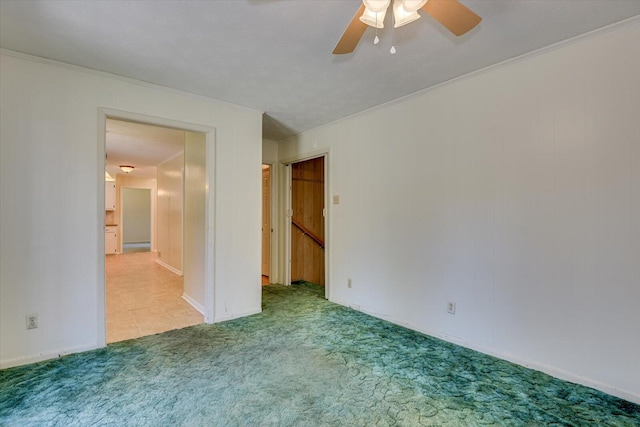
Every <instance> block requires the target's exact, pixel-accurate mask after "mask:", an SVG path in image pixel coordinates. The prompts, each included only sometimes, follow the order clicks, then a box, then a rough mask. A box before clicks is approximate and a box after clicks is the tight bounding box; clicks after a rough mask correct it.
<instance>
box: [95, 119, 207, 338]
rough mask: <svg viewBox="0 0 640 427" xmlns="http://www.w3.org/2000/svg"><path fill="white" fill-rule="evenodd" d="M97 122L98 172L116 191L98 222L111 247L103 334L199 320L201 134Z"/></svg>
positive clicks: (203, 202)
mask: <svg viewBox="0 0 640 427" xmlns="http://www.w3.org/2000/svg"><path fill="white" fill-rule="evenodd" d="M105 121H106V122H105V130H106V132H105V152H106V162H105V172H106V174H105V176H110V177H111V178H112V179H114V180H115V192H116V196H115V200H116V202H115V203H116V204H115V205H114V206H113V208H112V209H110V210H107V211H106V213H105V223H106V224H110V230H115V234H116V240H117V243H116V247H117V248H118V249H117V250H116V251H115V254H112V255H107V256H106V259H105V299H106V304H105V305H106V311H105V324H106V328H105V329H106V330H105V340H106V342H107V343H112V342H117V341H122V340H125V339H131V338H137V337H140V336H145V335H150V334H155V333H160V332H165V331H168V330H171V329H179V328H183V327H186V326H191V325H195V324H199V323H203V322H204V320H205V316H204V313H205V304H206V303H205V294H206V293H207V292H206V289H205V283H206V281H205V274H206V272H205V268H206V265H205V264H206V262H205V261H206V259H205V252H206V234H207V233H206V225H205V223H206V215H207V211H206V206H207V173H206V172H207V171H206V158H207V150H206V134H204V133H201V132H192V131H186V130H183V129H177V128H173V127H163V126H159V125H154V124H148V123H143V122H134V121H129V120H119V119H115V118H108V117H107V118H106V119H105ZM120 165H127V166H129V168H124V169H123V168H121V167H120Z"/></svg>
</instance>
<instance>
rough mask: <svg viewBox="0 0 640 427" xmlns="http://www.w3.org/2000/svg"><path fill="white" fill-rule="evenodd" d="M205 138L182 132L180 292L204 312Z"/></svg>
mask: <svg viewBox="0 0 640 427" xmlns="http://www.w3.org/2000/svg"><path fill="white" fill-rule="evenodd" d="M206 148H207V147H206V137H205V135H204V134H202V133H197V132H185V138H184V264H183V265H184V270H183V272H184V281H183V283H184V286H183V289H184V293H183V298H184V299H186V300H187V301H189V303H190V304H191V305H193V306H194V307H195V308H196V309H197V310H199V311H200V312H202V313H204V304H205V301H204V294H205V292H204V287H203V286H202V284H203V283H204V280H205V278H204V272H205V268H206V266H205V262H204V261H205V248H206V242H205V236H206V227H205V223H206V201H207V200H206V198H207V164H206V157H207V153H206V151H207V150H206Z"/></svg>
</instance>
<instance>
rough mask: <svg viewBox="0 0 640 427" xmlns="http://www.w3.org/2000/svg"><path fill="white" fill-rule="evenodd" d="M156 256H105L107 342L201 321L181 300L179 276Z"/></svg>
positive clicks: (195, 311) (196, 312)
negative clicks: (162, 264) (157, 259)
mask: <svg viewBox="0 0 640 427" xmlns="http://www.w3.org/2000/svg"><path fill="white" fill-rule="evenodd" d="M156 258H157V255H156V253H155V252H136V253H129V254H122V255H108V256H107V257H106V272H107V282H106V287H107V343H112V342H116V341H123V340H127V339H131V338H138V337H141V336H145V335H152V334H157V333H160V332H165V331H169V330H171V329H180V328H184V327H186V326H192V325H197V324H198V323H202V322H204V317H203V316H202V314H200V313H199V312H198V311H197V310H196V309H194V308H193V307H192V306H191V305H190V304H189V303H187V302H186V301H185V300H184V299H182V290H183V288H182V276H179V275H177V274H175V273H173V272H171V271H169V270H167V269H166V268H164V267H162V266H160V265H159V264H158V263H156V262H155V260H156Z"/></svg>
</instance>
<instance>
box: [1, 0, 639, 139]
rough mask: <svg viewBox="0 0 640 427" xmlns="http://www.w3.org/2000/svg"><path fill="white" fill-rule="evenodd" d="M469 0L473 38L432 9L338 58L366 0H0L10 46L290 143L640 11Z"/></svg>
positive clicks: (612, 4)
mask: <svg viewBox="0 0 640 427" xmlns="http://www.w3.org/2000/svg"><path fill="white" fill-rule="evenodd" d="M461 1H462V3H464V4H465V5H466V6H468V7H469V8H471V9H472V10H473V11H475V12H476V13H477V14H479V15H480V16H482V18H483V21H482V22H481V23H480V25H478V27H476V28H475V29H474V30H472V31H470V32H469V33H467V34H465V35H464V36H462V37H459V38H457V37H455V36H453V35H452V34H450V33H449V32H448V31H447V30H445V29H444V28H443V27H442V26H441V25H440V24H439V23H437V22H436V21H434V20H433V19H432V18H430V17H429V16H428V15H425V14H424V13H422V15H423V18H422V19H420V20H418V21H416V22H415V23H412V24H409V25H407V26H405V27H401V28H399V29H395V30H394V29H391V27H392V25H389V23H387V25H386V28H385V29H384V30H381V31H379V35H380V38H381V39H382V42H381V43H380V44H379V45H377V46H374V45H373V44H372V39H373V34H374V33H373V29H368V30H367V31H366V33H365V35H364V37H363V40H362V41H361V42H360V45H359V46H358V47H357V48H356V51H355V52H354V53H353V54H350V55H343V56H335V55H332V54H331V51H332V50H333V47H334V46H335V44H336V42H337V41H338V40H339V38H340V36H341V35H342V33H343V31H344V29H345V28H346V26H347V24H348V23H349V21H350V20H351V18H352V17H353V14H354V13H355V11H356V10H357V9H358V7H359V4H360V3H359V0H342V1H340V0H335V1H331V0H227V1H188V0H185V1H169V0H165V1H146V0H137V1H115V0H113V1H62V0H53V1H29V0H19V1H13V0H0V46H1V47H2V48H6V49H10V50H14V51H18V52H24V53H27V54H32V55H37V56H40V57H44V58H50V59H54V60H57V61H62V62H66V63H70V64H75V65H80V66H84V67H88V68H92V69H96V70H101V71H106V72H109V73H113V74H118V75H121V76H126V77H130V78H134V79H138V80H143V81H147V82H152V83H156V84H160V85H163V86H168V87H171V88H176V89H181V90H184V91H188V92H192V93H195V94H199V95H204V96H208V97H211V98H216V99H219V100H223V101H228V102H231V103H234V104H239V105H243V106H247V107H251V108H255V109H258V110H261V111H264V112H265V113H266V114H265V118H264V130H263V133H264V137H265V138H268V139H273V140H279V139H282V138H284V137H286V136H289V135H293V134H296V133H299V132H301V131H304V130H308V129H311V128H314V127H317V126H319V125H322V124H324V123H328V122H331V121H333V120H336V119H339V118H342V117H345V116H348V115H351V114H354V113H357V112H360V111H363V110H366V109H368V108H371V107H373V106H376V105H379V104H382V103H385V102H388V101H391V100H394V99H397V98H400V97H402V96H405V95H408V94H411V93H414V92H417V91H419V90H421V89H425V88H428V87H430V86H433V85H436V84H438V83H441V82H443V81H447V80H450V79H452V78H454V77H457V76H460V75H463V74H466V73H469V72H471V71H474V70H478V69H480V68H484V67H486V66H489V65H492V64H495V63H498V62H501V61H504V60H506V59H509V58H513V57H515V56H518V55H521V54H523V53H526V52H530V51H532V50H536V49H539V48H541V47H544V46H548V45H550V44H553V43H556V42H559V41H562V40H566V39H568V38H571V37H573V36H577V35H579V34H583V33H585V32H589V31H591V30H594V29H597V28H600V27H603V26H606V25H609V24H612V23H615V22H618V21H621V20H624V19H627V18H630V17H633V16H637V15H640V0H461ZM389 15H390V14H389ZM392 44H395V46H396V48H397V50H398V53H396V54H395V55H390V54H389V53H388V52H389V48H390V47H391V45H392Z"/></svg>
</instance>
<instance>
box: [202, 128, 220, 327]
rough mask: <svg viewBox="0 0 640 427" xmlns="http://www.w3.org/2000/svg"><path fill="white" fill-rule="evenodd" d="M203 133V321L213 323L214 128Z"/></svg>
mask: <svg viewBox="0 0 640 427" xmlns="http://www.w3.org/2000/svg"><path fill="white" fill-rule="evenodd" d="M204 134H205V145H206V149H205V150H206V151H205V156H206V159H205V180H206V181H207V191H206V193H205V196H204V197H205V202H204V203H205V218H204V227H205V246H204V321H205V323H209V324H211V323H213V319H214V317H215V316H214V314H215V304H214V300H215V297H214V296H215V292H216V280H215V254H216V239H215V224H216V210H215V207H216V206H217V202H216V197H217V193H218V192H217V191H216V173H215V172H216V170H215V164H216V163H215V162H216V158H217V147H218V144H217V139H216V135H217V134H216V129H215V128H214V129H210V130H209V131H208V132H204Z"/></svg>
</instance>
